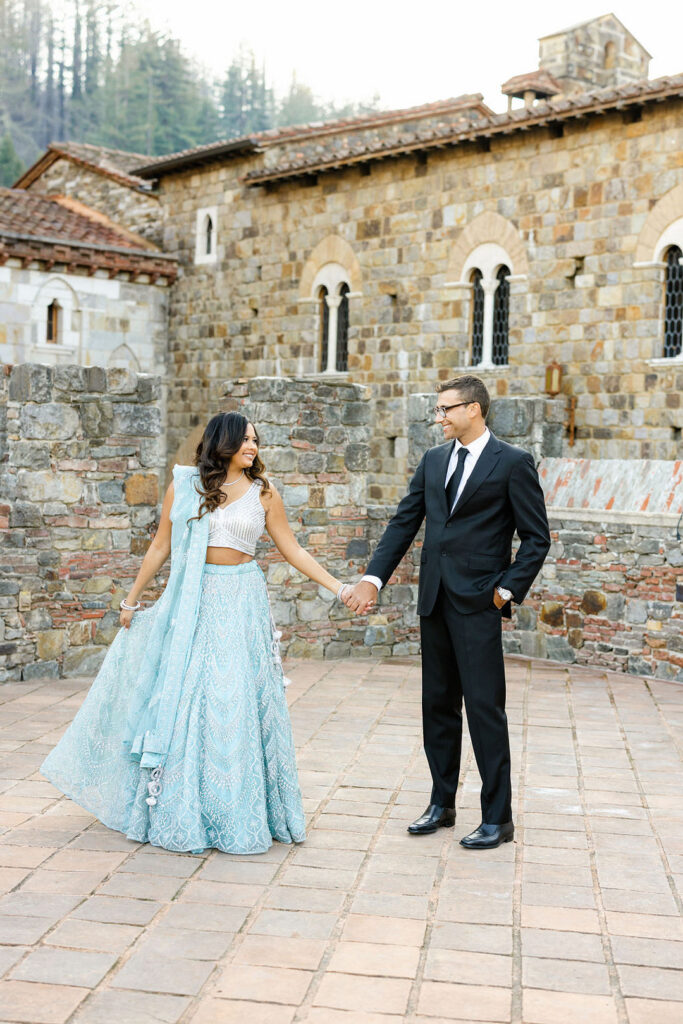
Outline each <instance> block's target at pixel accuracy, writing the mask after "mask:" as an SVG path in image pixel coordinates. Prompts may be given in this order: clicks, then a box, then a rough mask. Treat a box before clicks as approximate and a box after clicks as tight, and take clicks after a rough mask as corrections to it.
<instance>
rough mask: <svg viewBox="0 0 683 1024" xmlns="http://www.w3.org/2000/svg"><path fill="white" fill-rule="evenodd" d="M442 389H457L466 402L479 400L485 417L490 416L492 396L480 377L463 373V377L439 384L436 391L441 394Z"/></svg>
mask: <svg viewBox="0 0 683 1024" xmlns="http://www.w3.org/2000/svg"><path fill="white" fill-rule="evenodd" d="M442 391H457V392H458V393H459V394H460V395H462V397H463V398H464V400H465V401H466V402H478V403H479V408H480V409H481V414H482V416H483V417H484V419H486V417H487V416H488V414H489V409H490V408H491V396H490V395H489V393H488V389H487V387H486V385H485V384H484V382H483V380H482V379H481V378H480V377H475V376H474V375H473V374H471V373H463V375H462V376H461V377H453V379H452V380H446V381H443V382H442V383H441V384H437V386H436V393H437V394H438V395H440V394H441V392H442Z"/></svg>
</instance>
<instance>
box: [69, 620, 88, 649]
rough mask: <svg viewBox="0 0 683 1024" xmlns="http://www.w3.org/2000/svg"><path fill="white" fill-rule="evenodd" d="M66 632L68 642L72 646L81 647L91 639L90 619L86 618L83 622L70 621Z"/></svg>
mask: <svg viewBox="0 0 683 1024" xmlns="http://www.w3.org/2000/svg"><path fill="white" fill-rule="evenodd" d="M67 634H68V637H69V644H70V645H71V646H72V647H83V645H84V644H89V643H90V642H91V641H92V622H91V620H90V619H86V620H85V621H83V622H72V623H70V625H69V627H68V629H67Z"/></svg>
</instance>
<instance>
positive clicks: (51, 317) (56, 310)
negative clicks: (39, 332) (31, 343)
mask: <svg viewBox="0 0 683 1024" xmlns="http://www.w3.org/2000/svg"><path fill="white" fill-rule="evenodd" d="M59 314H60V305H59V303H58V302H57V300H56V299H53V300H52V302H51V303H50V305H49V306H48V307H47V325H46V332H45V340H46V341H48V342H49V343H50V344H52V345H56V344H58V342H59V327H60V324H59Z"/></svg>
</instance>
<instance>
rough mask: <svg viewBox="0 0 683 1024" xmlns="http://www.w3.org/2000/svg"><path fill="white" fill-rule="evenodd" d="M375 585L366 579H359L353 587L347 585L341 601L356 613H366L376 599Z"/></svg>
mask: <svg viewBox="0 0 683 1024" xmlns="http://www.w3.org/2000/svg"><path fill="white" fill-rule="evenodd" d="M377 593H378V591H377V587H376V586H375V584H374V583H370V582H369V581H368V580H360V581H359V582H358V583H356V585H355V586H354V587H352V586H350V585H349V586H347V588H346V589H345V590H344V593H343V595H342V598H341V599H342V601H343V602H344V604H345V605H346V607H347V608H350V609H351V611H352V612H355V613H356V615H366V614H367V612H369V611H370V609H371V608H372V607H373V605H374V604H375V602H376V601H377Z"/></svg>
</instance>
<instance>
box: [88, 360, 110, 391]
mask: <svg viewBox="0 0 683 1024" xmlns="http://www.w3.org/2000/svg"><path fill="white" fill-rule="evenodd" d="M85 387H86V391H94V392H104V391H106V390H107V371H106V370H105V368H104V367H103V366H88V367H86V371H85Z"/></svg>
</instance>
